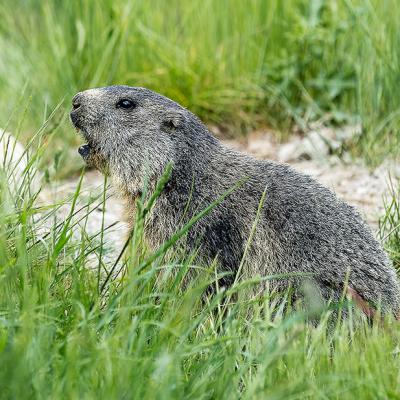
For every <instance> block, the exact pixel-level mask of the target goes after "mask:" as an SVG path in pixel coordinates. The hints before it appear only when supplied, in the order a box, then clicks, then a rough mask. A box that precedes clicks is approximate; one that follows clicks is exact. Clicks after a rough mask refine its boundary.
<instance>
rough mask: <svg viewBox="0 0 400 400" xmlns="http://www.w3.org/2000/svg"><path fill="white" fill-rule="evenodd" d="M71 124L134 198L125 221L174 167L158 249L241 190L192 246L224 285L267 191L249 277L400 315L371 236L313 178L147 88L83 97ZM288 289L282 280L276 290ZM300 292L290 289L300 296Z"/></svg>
mask: <svg viewBox="0 0 400 400" xmlns="http://www.w3.org/2000/svg"><path fill="white" fill-rule="evenodd" d="M71 120H72V122H73V124H74V125H75V127H76V128H77V129H78V130H79V131H80V132H81V134H82V135H83V137H84V138H85V140H86V141H87V144H86V145H84V146H81V147H80V149H79V152H80V154H81V155H82V157H83V158H84V159H85V160H86V161H87V162H88V163H90V164H91V165H93V166H95V167H96V168H98V169H99V170H100V171H102V172H103V173H104V172H106V173H109V175H110V177H111V178H112V181H113V183H114V184H115V185H116V186H117V188H118V189H119V190H120V191H121V193H123V195H124V196H125V198H127V199H128V204H127V207H128V212H131V213H133V212H134V211H133V210H134V208H133V204H134V203H135V199H136V198H137V196H138V195H139V194H140V193H141V190H142V187H143V184H144V182H145V179H146V177H147V179H148V181H149V187H150V189H151V188H154V187H155V186H154V185H155V182H157V180H158V179H159V178H160V176H161V175H162V173H163V171H164V169H165V168H166V166H167V164H168V163H169V162H171V161H172V163H173V170H172V174H171V177H170V179H169V182H168V184H167V185H166V187H165V188H164V190H163V192H162V193H161V195H160V197H159V198H158V200H157V201H156V204H155V205H154V209H153V212H152V213H151V216H150V219H149V221H148V223H147V224H146V228H145V235H146V239H147V240H148V242H149V244H150V245H151V246H153V247H157V246H159V245H161V244H162V243H163V242H164V241H165V240H167V239H168V238H169V237H170V236H171V235H172V234H173V233H174V232H175V231H176V230H177V229H178V228H179V227H180V226H182V224H184V223H185V222H187V221H188V219H189V218H190V217H192V216H193V215H194V214H196V213H198V212H199V211H200V210H202V209H203V208H205V207H206V206H208V205H209V204H210V203H212V202H213V201H214V200H216V199H217V198H218V197H220V196H221V195H223V194H224V193H226V192H227V191H228V190H229V189H231V188H232V187H234V186H235V185H236V184H237V183H238V182H239V181H242V182H243V183H242V184H241V185H239V187H238V188H237V189H236V190H235V191H233V193H231V194H230V195H229V196H228V197H226V198H225V199H224V201H222V203H220V204H219V205H218V206H216V207H215V208H214V209H213V210H212V211H211V212H210V213H209V214H208V215H207V216H205V217H204V218H203V219H201V220H199V221H198V222H197V223H196V224H195V225H194V226H193V227H192V228H191V229H190V231H189V232H188V234H187V238H186V240H187V245H188V246H189V249H190V250H194V249H195V248H198V254H199V256H201V257H202V259H203V260H206V261H209V262H212V261H213V260H215V259H217V262H218V265H219V266H220V268H221V271H230V272H232V275H231V279H229V278H226V279H225V283H226V284H227V285H229V283H230V282H232V280H233V279H234V278H235V273H236V272H237V270H238V267H239V265H240V264H241V260H242V257H243V254H244V251H245V246H246V243H247V242H248V239H249V235H250V232H251V229H252V225H253V224H254V221H255V219H256V215H257V210H258V207H259V204H260V200H261V198H262V196H263V193H264V192H265V199H264V203H263V205H262V209H261V211H260V212H259V220H258V223H257V226H256V229H255V232H254V235H253V238H252V241H251V243H250V246H249V248H248V251H247V256H246V260H245V263H244V268H243V270H242V271H241V273H242V275H245V276H246V277H251V276H256V275H257V276H259V275H260V276H268V275H273V274H285V273H288V274H291V273H296V272H300V273H305V274H306V275H308V276H309V278H308V279H311V280H312V282H313V283H314V284H315V286H316V288H317V289H318V291H319V293H320V294H321V296H322V298H324V299H327V300H328V299H334V300H338V299H340V297H341V296H342V293H343V290H344V287H345V283H346V282H347V283H348V293H350V294H351V295H352V297H353V299H354V300H355V301H356V302H357V303H358V304H359V305H360V306H361V307H362V308H363V309H364V311H366V312H367V313H370V311H371V310H372V307H375V306H376V305H378V304H380V305H381V308H382V310H383V311H385V312H386V311H392V312H394V313H395V315H396V316H397V315H399V309H400V295H399V293H400V291H399V283H398V280H397V277H396V274H395V271H394V269H393V268H392V266H391V263H390V262H389V260H388V258H387V256H386V254H385V253H384V251H383V249H382V248H381V246H380V244H379V243H378V242H377V241H376V240H375V239H374V237H373V234H372V233H371V230H370V228H369V227H368V226H367V224H366V223H365V222H364V221H363V220H362V218H361V217H360V215H359V214H358V213H357V211H356V210H355V209H354V208H353V207H351V206H350V205H348V204H346V203H345V202H344V201H342V200H340V199H339V198H337V197H336V195H335V194H334V193H333V192H331V191H330V190H329V189H327V188H325V187H323V186H322V185H321V184H319V183H318V182H316V181H315V180H314V179H312V178H311V177H309V176H307V175H305V174H303V173H300V172H298V171H296V170H294V169H292V168H291V167H290V166H289V165H286V164H279V163H276V162H271V161H260V160H256V159H254V158H252V157H250V156H248V155H245V154H242V153H240V152H237V151H234V150H231V149H228V148H227V147H225V146H224V145H223V144H222V143H220V142H219V141H218V140H217V139H216V138H215V137H214V136H213V135H212V134H211V133H210V132H209V131H208V129H207V128H206V126H205V125H203V123H202V122H201V121H200V120H199V119H198V118H197V117H196V116H195V115H194V114H192V113H191V112H190V111H188V110H187V109H185V108H184V107H182V106H180V105H179V104H177V103H175V102H174V101H172V100H170V99H168V98H166V97H164V96H162V95H160V94H158V93H155V92H153V91H151V90H149V89H146V88H140V87H129V86H110V87H104V88H97V89H91V90H86V91H83V92H80V93H78V94H76V95H75V97H74V98H73V101H72V111H71ZM131 217H132V218H133V216H131ZM310 276H311V278H310ZM288 282H289V280H277V281H276V283H275V287H277V288H278V289H279V288H285V287H287V286H288ZM300 284H301V283H300V280H299V279H292V280H291V285H293V286H294V291H295V293H296V292H298V293H300V291H301V290H300V289H301V288H300Z"/></svg>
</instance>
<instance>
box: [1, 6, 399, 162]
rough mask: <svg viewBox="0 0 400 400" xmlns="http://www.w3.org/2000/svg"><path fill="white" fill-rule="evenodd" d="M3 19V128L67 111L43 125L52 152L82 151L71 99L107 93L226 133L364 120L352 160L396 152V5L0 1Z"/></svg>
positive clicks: (283, 134) (28, 125)
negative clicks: (51, 135) (155, 99)
mask: <svg viewBox="0 0 400 400" xmlns="http://www.w3.org/2000/svg"><path fill="white" fill-rule="evenodd" d="M0 17H1V20H2V24H1V25H0V90H1V93H2V96H1V98H0V105H1V109H2V113H1V119H0V124H2V126H4V125H6V124H7V121H8V119H9V116H10V115H11V113H12V111H14V110H15V109H18V108H20V107H21V106H20V105H21V104H24V107H25V106H26V103H29V108H30V112H29V113H27V115H26V117H25V120H24V123H23V124H20V125H21V126H20V127H19V128H18V129H21V130H23V132H25V134H26V133H27V134H29V133H30V132H32V131H33V130H34V129H35V127H37V126H40V124H41V123H42V122H43V121H44V120H45V119H46V118H47V117H48V116H49V114H50V113H51V111H52V110H53V109H54V107H55V106H56V105H57V104H58V103H59V102H61V101H62V105H61V107H60V109H59V111H58V113H57V114H56V116H55V117H54V118H53V119H52V121H53V122H52V123H51V124H49V125H48V127H47V129H48V130H49V131H51V130H52V129H54V126H58V125H59V124H58V123H59V122H61V126H60V129H59V130H58V131H57V133H56V135H55V136H56V138H59V139H61V140H58V141H57V140H56V142H55V143H56V144H57V148H58V149H60V150H65V149H66V148H67V147H68V146H66V143H67V144H68V145H72V144H75V143H76V142H77V141H78V138H77V137H76V135H75V133H74V131H73V130H72V129H71V127H70V125H69V123H68V121H67V119H66V118H65V115H66V112H67V111H68V110H69V107H70V100H71V97H72V95H73V94H74V93H75V92H77V91H79V90H83V89H86V88H89V87H96V86H104V85H110V84H127V85H135V86H146V87H149V88H151V89H153V90H156V91H158V92H161V93H162V94H164V95H166V96H168V97H171V98H172V99H174V100H176V101H178V102H179V103H181V104H183V105H184V106H186V107H188V108H189V109H190V110H192V111H193V112H195V113H197V114H198V115H199V116H200V117H201V118H202V119H203V120H204V121H205V122H207V123H211V124H216V125H218V126H219V128H220V129H221V130H222V131H223V132H224V133H225V134H226V135H231V136H232V135H234V136H239V135H244V134H246V133H248V132H249V131H250V130H253V129H255V128H259V127H269V128H273V129H274V130H275V132H276V134H277V136H278V138H279V139H285V138H287V137H288V135H289V134H291V132H293V129H294V128H296V130H297V131H299V130H300V131H307V129H308V127H309V124H310V123H312V122H313V121H323V122H324V123H325V124H331V125H346V124H354V123H361V124H362V135H361V136H360V137H357V139H354V143H353V144H354V146H353V149H352V150H353V152H354V154H355V155H362V156H363V157H364V158H365V159H366V160H367V161H368V162H372V163H375V162H379V161H381V160H382V159H383V158H384V157H386V156H387V154H388V153H391V154H395V153H396V150H397V148H398V144H399V139H400V133H399V129H398V128H399V125H400V95H399V94H398V91H397V85H398V82H400V70H399V67H398V63H399V56H400V46H399V43H400V40H399V39H400V32H399V30H398V21H399V20H400V3H399V2H398V0H283V1H282V0H248V1H241V0H218V1H211V0H202V1H199V0H193V1H182V0H170V1H168V2H165V1H152V2H151V4H150V2H148V1H144V0H137V1H126V0H123V1H122V0H112V1H111V0H110V1H102V2H101V5H100V4H99V2H97V1H94V0H87V1H84V2H83V1H78V0H70V1H61V0H60V1H57V0H43V1H37V0H3V1H2V2H1V5H0ZM27 98H29V99H30V100H28V101H27V100H26V99H27ZM19 117H20V114H19ZM16 120H20V118H16ZM8 125H9V126H11V127H13V119H12V118H11V121H9V122H8ZM14 125H16V122H15V123H14ZM14 129H15V127H14Z"/></svg>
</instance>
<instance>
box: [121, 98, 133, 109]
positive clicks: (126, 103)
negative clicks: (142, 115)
mask: <svg viewBox="0 0 400 400" xmlns="http://www.w3.org/2000/svg"><path fill="white" fill-rule="evenodd" d="M135 107H136V104H135V103H134V102H133V101H132V100H130V99H122V100H119V101H118V103H117V108H125V109H126V110H129V109H130V108H135Z"/></svg>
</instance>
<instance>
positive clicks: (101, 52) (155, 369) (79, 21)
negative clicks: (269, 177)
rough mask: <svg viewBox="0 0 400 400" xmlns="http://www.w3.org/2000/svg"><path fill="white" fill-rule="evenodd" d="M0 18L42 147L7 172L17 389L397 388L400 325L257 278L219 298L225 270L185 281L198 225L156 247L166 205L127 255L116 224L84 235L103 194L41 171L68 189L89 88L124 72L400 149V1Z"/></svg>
mask: <svg viewBox="0 0 400 400" xmlns="http://www.w3.org/2000/svg"><path fill="white" fill-rule="evenodd" d="M0 16H1V20H2V23H1V24H0V90H1V93H2V96H1V98H0V105H1V109H2V113H1V116H0V126H5V127H7V128H8V129H9V130H10V131H12V132H13V133H14V134H15V135H16V136H20V137H22V138H24V139H25V142H29V143H30V146H29V151H30V155H29V166H28V167H27V169H26V170H25V171H24V174H23V176H24V177H25V179H24V181H23V183H22V184H21V185H19V186H17V187H15V186H14V185H11V184H10V179H11V178H10V174H11V169H10V168H9V167H7V166H3V168H1V167H0V398H5V399H9V398H15V399H24V398H29V399H31V398H38V399H42V398H43V399H45V398H49V399H54V398H67V399H69V398H71V399H76V398H84V399H92V398H93V399H99V398H101V399H102V398H104V399H110V398H138V399H143V398H149V399H154V398H157V399H182V398H183V399H184V398H188V399H189V398H190V399H193V398H195V399H197V398H199V399H220V398H226V399H235V398H244V399H259V398H271V399H308V398H309V399H321V398H323V399H339V398H340V399H341V400H342V399H354V398H360V399H377V398H381V399H387V398H398V397H399V394H398V393H400V375H399V370H400V359H399V343H400V330H399V329H398V323H397V322H394V321H391V320H385V322H383V323H375V324H373V325H372V326H370V325H368V324H367V323H366V321H365V320H363V319H362V317H361V316H359V315H351V316H350V318H348V319H347V320H345V321H341V322H339V323H337V324H334V325H332V323H329V322H328V318H329V315H330V313H331V310H325V311H324V312H323V313H322V319H321V320H320V321H319V323H318V324H314V325H313V324H309V323H307V322H305V321H306V320H307V318H308V317H310V316H309V315H307V314H306V313H305V312H304V311H302V310H290V307H289V310H288V311H283V310H284V309H285V308H287V307H285V306H287V304H286V303H285V302H286V298H285V297H284V296H283V297H282V298H277V297H276V296H275V297H274V296H272V295H270V294H269V293H265V294H264V295H263V296H260V297H257V298H252V297H246V296H245V295H244V293H246V291H245V290H244V288H245V286H246V285H251V284H252V282H245V283H243V282H237V283H235V285H234V286H233V287H232V288H231V289H230V290H229V291H228V292H224V291H219V292H218V293H217V295H216V296H215V297H213V298H208V299H206V298H205V297H204V291H205V289H206V287H207V285H208V284H209V283H210V282H212V281H213V280H214V279H215V273H214V269H213V266H203V268H201V269H199V266H196V267H197V270H199V271H200V274H199V275H198V278H197V279H194V280H192V281H191V283H190V285H189V287H187V286H185V284H184V283H185V282H187V279H185V277H186V275H187V274H189V273H190V271H191V269H192V268H193V267H194V266H193V265H192V264H193V258H192V257H191V255H190V254H183V255H182V254H180V253H172V254H171V251H170V246H171V245H172V244H174V243H175V242H176V241H177V240H179V237H180V235H184V234H185V230H183V231H181V232H178V233H177V234H176V235H175V236H174V237H172V238H171V240H170V241H169V242H167V243H165V244H164V245H163V247H162V248H160V249H159V250H158V251H156V252H155V253H151V252H149V251H148V250H146V249H145V246H144V244H143V223H144V221H145V217H146V213H147V212H148V210H149V206H150V205H151V204H150V205H149V204H148V203H146V204H139V208H138V209H139V215H138V218H137V220H136V221H137V222H136V224H137V226H136V229H135V232H136V233H135V235H133V237H132V239H131V242H130V243H129V248H128V251H127V254H128V256H127V257H126V256H123V257H121V258H120V259H119V257H118V254H117V255H113V256H112V257H113V258H112V260H111V261H110V254H107V251H108V249H109V243H105V242H104V240H105V238H106V235H105V234H104V232H106V230H107V229H109V228H108V227H106V226H103V228H104V229H102V230H101V231H100V232H97V233H94V234H93V233H89V232H88V230H87V229H86V225H87V221H88V220H89V219H90V218H91V215H92V214H91V213H92V212H94V211H93V210H95V209H96V208H97V205H100V206H103V205H102V203H103V202H104V201H105V199H106V197H107V196H106V193H105V192H104V193H103V194H100V195H99V196H94V197H93V196H92V195H89V194H88V193H87V192H86V190H85V188H84V187H81V186H80V185H78V187H77V190H76V193H75V194H74V195H73V196H70V197H68V198H66V199H65V200H64V201H62V202H60V203H57V204H49V203H48V202H46V203H44V204H43V202H42V203H40V202H38V201H37V193H36V192H35V190H34V189H33V185H30V184H29V182H30V181H31V180H32V175H33V174H34V171H35V168H37V167H38V166H40V167H44V177H43V180H44V181H47V182H51V183H52V182H53V180H54V179H55V176H58V177H59V176H62V175H63V174H64V175H65V174H67V173H68V170H70V169H71V168H72V169H75V170H77V169H78V170H79V165H81V164H78V163H76V162H75V160H77V159H73V158H72V157H74V156H73V155H72V152H75V151H74V150H72V147H71V146H72V145H75V144H76V142H77V141H78V138H77V137H76V136H75V133H74V132H73V130H72V129H71V127H70V125H69V123H68V121H67V119H66V113H67V112H68V109H69V102H70V99H71V96H72V95H73V94H74V93H75V92H76V91H78V90H81V89H85V88H88V87H93V86H100V85H107V84H112V83H116V84H130V85H143V86H147V87H150V88H152V89H155V90H157V91H160V92H162V93H164V94H166V95H167V96H170V97H172V98H173V99H175V100H177V101H179V102H180V103H182V104H184V105H185V106H187V107H189V108H190V109H191V110H193V111H194V112H196V113H197V114H199V115H200V116H201V117H202V118H203V119H204V120H205V121H206V122H208V123H211V124H218V125H219V126H221V127H222V128H223V129H224V130H226V131H228V132H229V133H230V134H235V135H241V134H244V133H246V132H247V131H249V130H251V129H253V128H255V127H258V126H264V125H267V126H272V127H273V128H275V129H276V131H277V133H278V134H280V135H281V136H282V137H285V136H287V135H288V134H290V129H291V127H292V126H293V124H295V125H297V126H299V127H300V128H301V129H307V127H308V125H309V124H310V122H312V121H316V120H320V119H324V120H326V121H327V122H326V123H328V124H334V125H335V124H338V125H340V124H348V123H354V122H361V123H362V126H363V133H362V135H361V137H360V138H359V139H357V142H354V143H353V148H352V150H353V152H354V154H356V155H362V156H363V157H365V158H366V159H367V160H368V161H370V162H377V161H379V160H381V159H382V158H383V157H384V156H386V155H387V154H388V153H391V154H394V155H396V152H397V150H396V149H398V144H399V138H400V135H399V133H398V132H399V105H400V103H399V99H400V95H399V94H398V91H397V84H398V82H399V68H398V59H399V54H400V46H399V33H398V30H397V24H398V21H399V18H400V3H398V1H396V0H382V1H378V0H369V1H368V0H330V1H323V0H314V1H312V0H307V1H306V0H286V1H281V0H264V1H262V0H252V1H239V0H231V1H224V0H221V1H202V2H200V1H197V0H194V1H190V2H189V1H177V0H172V1H170V2H164V1H155V2H152V3H151V5H150V2H148V1H132V2H130V1H126V0H125V1H119V0H116V1H111V0H109V1H103V2H101V6H100V5H99V2H95V1H94V0H93V1H91V0H87V1H77V0H71V1H68V2H67V1H55V0H54V1H50V0H43V1H40V2H39V1H35V0H15V1H11V0H4V1H2V2H1V4H0ZM38 126H40V128H39V130H36V127H38ZM37 149H39V150H37ZM70 152H71V154H70ZM77 166H78V167H77ZM399 201H400V200H399V192H398V182H395V181H394V182H393V190H392V198H391V199H390V200H389V201H388V202H387V204H386V213H385V215H384V216H382V220H381V230H380V234H381V238H382V240H383V241H384V242H385V245H386V248H387V250H388V252H389V254H390V256H391V258H392V259H393V261H394V264H395V266H396V267H397V268H399V266H400V261H399V260H400V237H399V230H398V227H399V224H400V212H399V209H400V207H399ZM82 205H83V206H82ZM62 206H63V207H65V206H67V207H68V208H69V210H70V211H69V213H68V215H67V217H66V219H63V218H62V217H61V214H60V213H59V209H60V207H62ZM102 208H103V209H104V207H102ZM78 211H79V212H78ZM206 211H207V210H205V211H204V212H206ZM192 222H193V221H192ZM110 229H111V228H110ZM118 259H119V262H118V263H115V262H116V261H118ZM114 266H115V268H114ZM121 267H123V269H122V272H123V274H122V276H121V275H119V277H116V276H115V272H116V271H117V270H119V269H120V268H121ZM107 276H109V278H108V279H107V280H105V279H106V278H105V277H107ZM253 284H254V282H253ZM226 299H230V304H229V307H226V306H225V305H226V301H227V300H226ZM233 300H235V301H233ZM344 306H345V304H344V305H343V307H344ZM332 307H335V306H334V305H332ZM336 307H337V306H336ZM311 317H312V316H311Z"/></svg>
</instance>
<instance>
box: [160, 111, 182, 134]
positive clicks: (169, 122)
mask: <svg viewBox="0 0 400 400" xmlns="http://www.w3.org/2000/svg"><path fill="white" fill-rule="evenodd" d="M184 121H185V116H184V115H183V113H182V112H181V111H179V110H168V111H167V112H166V113H165V116H164V119H163V121H162V123H161V129H162V130H164V131H167V132H173V131H176V130H177V129H179V128H180V127H182V126H183V123H184Z"/></svg>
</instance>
